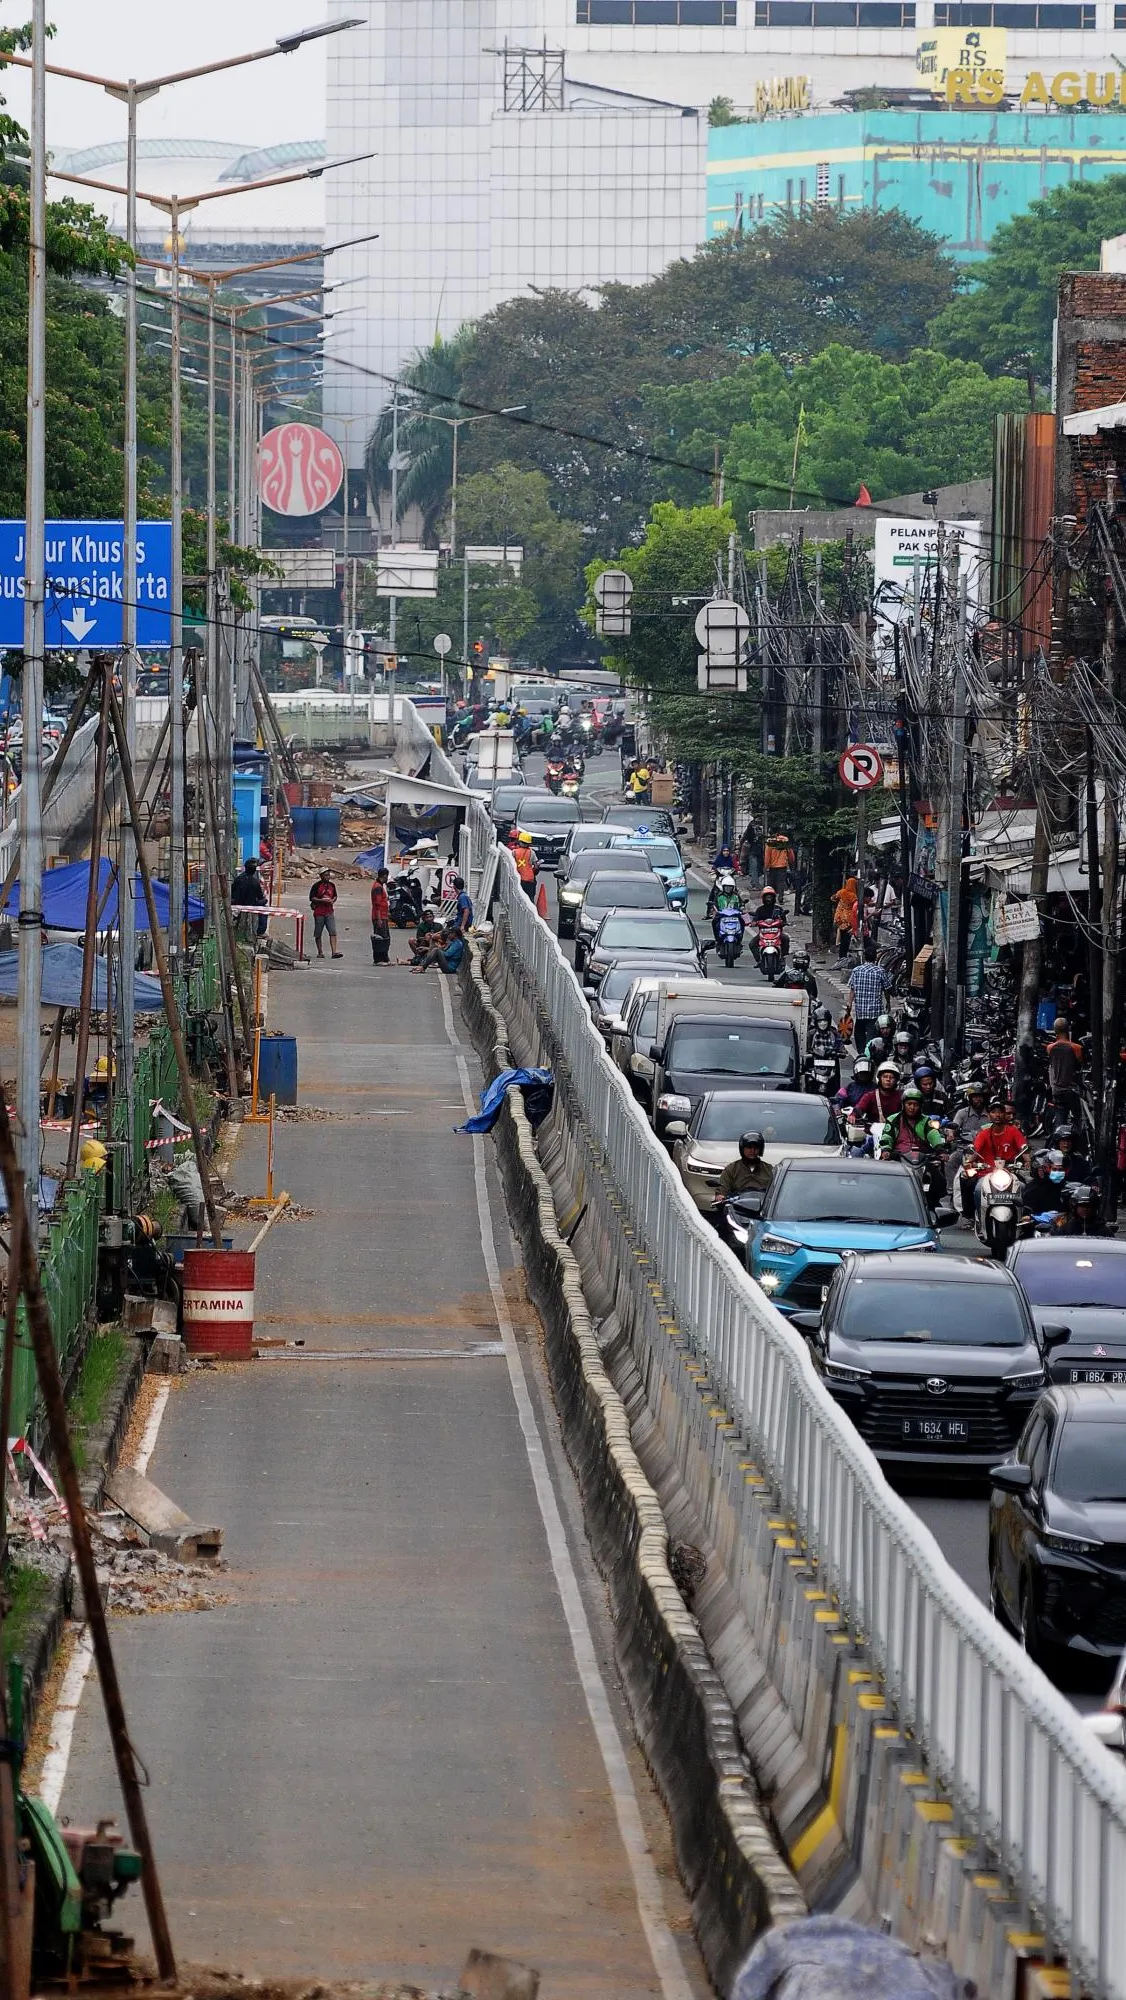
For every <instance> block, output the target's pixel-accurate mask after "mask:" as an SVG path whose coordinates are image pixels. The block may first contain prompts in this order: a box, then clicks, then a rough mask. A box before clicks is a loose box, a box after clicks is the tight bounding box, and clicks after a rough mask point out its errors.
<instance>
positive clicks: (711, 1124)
mask: <svg viewBox="0 0 1126 2000" xmlns="http://www.w3.org/2000/svg"><path fill="white" fill-rule="evenodd" d="M743 1132H761V1133H762V1136H763V1138H764V1140H765V1142H766V1145H765V1149H764V1158H765V1159H766V1161H767V1164H768V1165H769V1166H772V1167H776V1166H778V1165H779V1164H780V1162H781V1161H782V1160H800V1159H823V1158H825V1157H826V1155H830V1154H834V1153H839V1152H840V1149H841V1135H840V1132H839V1130H838V1128H837V1121H836V1119H835V1118H834V1116H833V1113H832V1111H831V1110H830V1108H829V1106H828V1104H826V1102H825V1099H824V1098H823V1097H814V1096H812V1095H811V1096H808V1097H803V1096H801V1095H799V1094H798V1093H797V1092H796V1091H789V1090H753V1091H752V1090H710V1091H708V1093H707V1095H706V1096H704V1097H702V1098H701V1099H700V1102H699V1104H698V1105H697V1106H696V1110H695V1112H694V1114H693V1117H692V1120H691V1123H690V1124H688V1125H685V1124H683V1123H681V1122H674V1123H673V1124H671V1125H667V1126H666V1127H665V1138H666V1139H674V1141H675V1143H674V1144H673V1147H672V1157H673V1161H674V1164H675V1166H676V1168H677V1171H678V1172H679V1174H680V1178H681V1180H682V1181H683V1182H684V1185H685V1187H686V1188H687V1189H688V1192H689V1194H690V1195H691V1196H692V1199H693V1201H694V1202H695V1204H696V1206H697V1208H700V1209H703V1210H704V1212H705V1214H706V1213H708V1212H709V1211H710V1210H711V1208H712V1206H713V1203H714V1200H715V1191H716V1189H717V1187H718V1186H719V1177H720V1175H721V1174H722V1172H723V1169H724V1167H728V1166H730V1165H731V1162H732V1160H735V1159H737V1158H738V1157H739V1138H740V1135H741V1134H742V1133H743Z"/></svg>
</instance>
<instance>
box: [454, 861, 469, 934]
mask: <svg viewBox="0 0 1126 2000" xmlns="http://www.w3.org/2000/svg"><path fill="white" fill-rule="evenodd" d="M454 894H455V896H456V897H457V908H456V910H455V912H454V933H455V935H456V936H457V937H461V938H464V937H468V936H469V933H470V931H471V930H472V929H473V902H472V898H471V897H470V894H469V891H468V889H467V888H466V886H465V883H464V882H463V881H462V879H461V876H460V875H455V876H454Z"/></svg>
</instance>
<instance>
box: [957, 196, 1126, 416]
mask: <svg viewBox="0 0 1126 2000" xmlns="http://www.w3.org/2000/svg"><path fill="white" fill-rule="evenodd" d="M1123 230H1126V175H1124V174H1113V175H1111V176H1110V177H1109V178H1108V179H1107V180H1100V181H1073V182H1072V184H1071V186H1070V187H1065V188H1054V189H1053V191H1052V193H1051V194H1048V195H1045V196H1044V198H1043V200H1042V201H1034V202H1033V203H1032V206H1031V207H1030V208H1029V209H1028V210H1027V211H1026V213H1025V214H1023V215H1017V216H1014V218H1013V220H1012V221H1011V222H1005V223H1002V224H1001V226H1000V228H999V229H998V230H997V232H996V234H995V236H994V238H993V242H992V244H991V246H990V250H989V255H988V256H987V257H985V258H983V259H982V261H981V263H979V264H976V265H975V266H974V267H973V269H972V271H971V272H970V278H969V287H968V289H967V290H966V291H965V292H963V293H962V295H961V296H960V297H958V298H956V299H954V300H952V302H951V303H950V304H949V305H948V306H946V307H945V308H944V309H943V311H942V312H941V313H940V314H939V315H938V317H937V318H936V319H935V321H934V325H933V327H932V330H931V337H932V340H933V343H934V345H936V346H938V347H941V348H942V350H943V352H944V353H946V354H953V355H959V356H961V357H963V358H964V359H966V360H973V361H977V362H979V363H980V364H981V366H982V367H983V368H985V369H987V370H988V372H989V373H990V374H991V375H1015V376H1018V377H1020V378H1021V379H1022V380H1023V381H1024V382H1025V383H1026V385H1027V391H1028V399H1029V402H1030V403H1033V402H1034V400H1035V394H1036V391H1037V389H1038V388H1041V389H1042V388H1044V387H1045V386H1046V385H1047V384H1048V383H1049V382H1050V381H1051V374H1052V325H1053V321H1054V320H1055V315H1056V296H1057V292H1058V289H1059V281H1060V275H1061V273H1062V272H1064V271H1097V270H1098V268H1099V246H1100V244H1101V243H1102V240H1103V238H1104V237H1106V236H1118V235H1120V234H1121V233H1122V231H1123Z"/></svg>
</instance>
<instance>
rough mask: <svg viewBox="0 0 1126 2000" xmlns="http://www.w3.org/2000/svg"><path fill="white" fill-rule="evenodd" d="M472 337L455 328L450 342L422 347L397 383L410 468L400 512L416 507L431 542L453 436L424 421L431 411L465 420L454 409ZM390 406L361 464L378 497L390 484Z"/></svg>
mask: <svg viewBox="0 0 1126 2000" xmlns="http://www.w3.org/2000/svg"><path fill="white" fill-rule="evenodd" d="M471 340H472V331H471V329H470V328H469V327H467V326H463V327H461V328H459V330H458V332H457V333H455V334H454V335H453V337H452V339H450V340H443V339H442V338H441V336H440V335H439V337H438V338H437V339H436V340H435V341H434V344H433V346H432V347H421V348H419V350H418V353H417V354H416V355H415V358H414V360H413V361H412V362H411V363H410V365H409V367H408V368H407V369H406V370H405V372H404V374H403V375H402V376H401V377H400V387H399V450H400V452H402V453H403V455H404V456H405V457H406V458H407V459H409V461H410V463H409V465H407V466H406V468H405V469H404V470H403V471H401V472H400V474H399V512H400V514H403V513H405V512H406V510H407V509H408V508H410V507H417V508H418V509H419V511H420V513H421V515H422V521H423V532H424V535H425V536H426V538H427V539H432V538H433V535H434V532H435V530H436V528H437V525H438V523H439V521H440V520H441V518H442V515H443V513H444V511H445V508H446V502H447V500H448V498H449V492H450V481H451V478H452V476H453V435H454V434H453V430H452V428H451V426H450V425H449V424H448V423H446V424H438V423H433V422H428V421H427V413H428V412H429V411H433V412H434V413H435V415H437V416H442V417H458V416H463V415H465V414H467V413H466V412H465V411H463V410H462V409H461V407H460V405H459V404H458V401H457V395H458V391H459V390H460V388H461V383H462V377H463V375H464V373H465V364H466V361H467V359H468V355H469V348H470V344H471ZM392 422H393V419H392V412H391V405H390V404H388V405H387V407H386V408H385V409H383V410H381V411H380V413H379V416H378V417H377V418H376V422H375V427H374V429H373V430H372V433H371V436H370V437H369V438H368V442H367V451H366V454H365V463H366V466H367V476H368V484H369V486H370V488H371V490H372V492H373V493H374V494H376V495H379V494H381V493H385V492H387V490H388V488H389V487H390V484H391V473H390V463H389V462H390V458H391V433H392Z"/></svg>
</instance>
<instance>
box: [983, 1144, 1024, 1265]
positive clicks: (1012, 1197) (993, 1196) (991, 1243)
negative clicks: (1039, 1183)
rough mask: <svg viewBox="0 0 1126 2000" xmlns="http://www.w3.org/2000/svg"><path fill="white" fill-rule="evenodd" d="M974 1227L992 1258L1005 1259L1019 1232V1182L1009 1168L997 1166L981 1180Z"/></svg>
mask: <svg viewBox="0 0 1126 2000" xmlns="http://www.w3.org/2000/svg"><path fill="white" fill-rule="evenodd" d="M980 1178H981V1197H980V1200H979V1201H978V1204H977V1219H976V1222H975V1224H974V1227H975V1229H976V1230H977V1234H978V1238H979V1240H980V1241H981V1242H982V1243H984V1245H985V1247H986V1249H987V1250H988V1251H989V1254H990V1256H991V1257H996V1258H998V1259H1003V1258H1005V1257H1007V1256H1008V1254H1009V1251H1010V1250H1011V1249H1012V1247H1013V1244H1014V1243H1015V1242H1016V1240H1017V1232H1018V1230H1019V1228H1020V1182H1019V1180H1018V1179H1017V1176H1016V1174H1015V1173H1014V1172H1013V1169H1012V1168H1011V1167H1002V1166H997V1167H994V1168H993V1169H992V1171H991V1172H989V1173H986V1174H984V1175H982V1176H981V1177H980Z"/></svg>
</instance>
